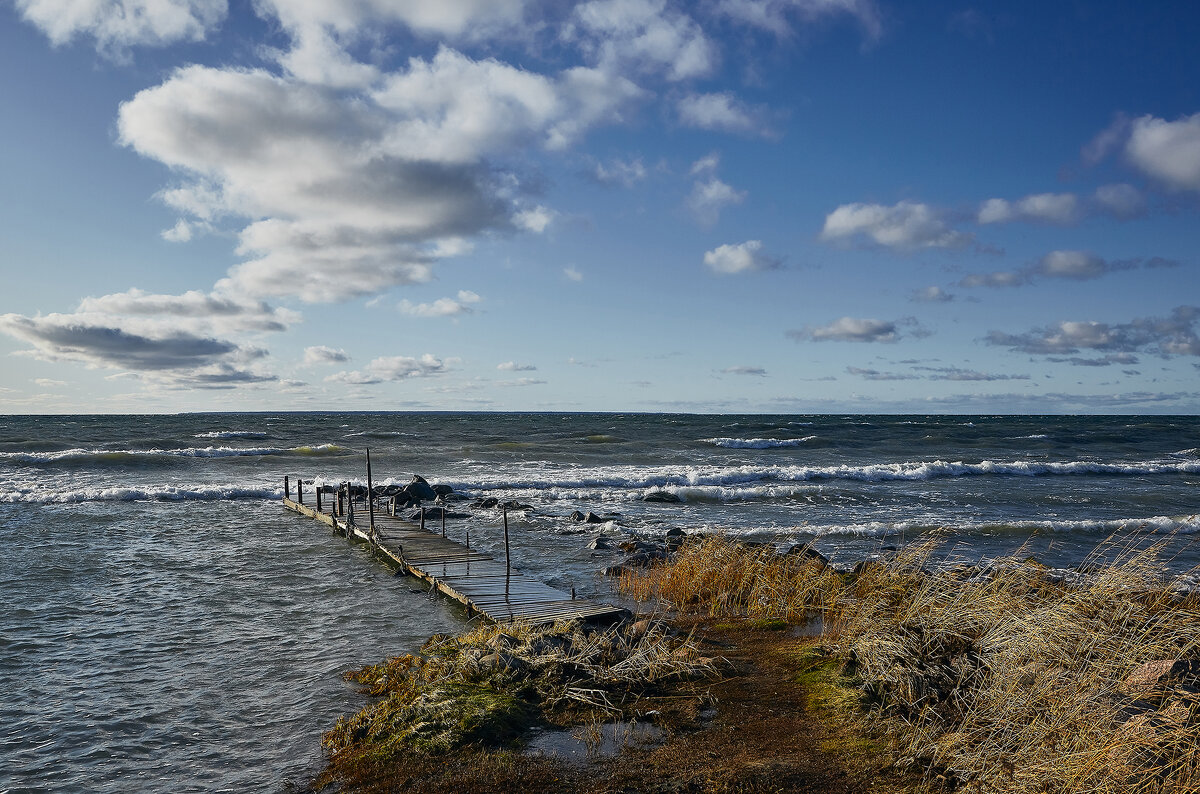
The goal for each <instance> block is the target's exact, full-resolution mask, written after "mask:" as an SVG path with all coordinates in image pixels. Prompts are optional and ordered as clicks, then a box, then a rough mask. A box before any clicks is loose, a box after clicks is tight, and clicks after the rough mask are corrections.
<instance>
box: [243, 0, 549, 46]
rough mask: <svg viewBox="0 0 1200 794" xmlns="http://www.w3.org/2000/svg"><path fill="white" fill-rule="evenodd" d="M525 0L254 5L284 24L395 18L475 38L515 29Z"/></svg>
mask: <svg viewBox="0 0 1200 794" xmlns="http://www.w3.org/2000/svg"><path fill="white" fill-rule="evenodd" d="M526 5H527V3H526V2H525V0H438V2H436V3H431V2H428V1H427V0H389V2H361V0H322V1H321V2H319V3H313V2H307V0H261V2H260V3H258V4H257V7H259V8H261V9H264V10H265V11H266V12H268V13H270V14H272V15H274V16H275V17H276V18H278V19H279V21H280V22H281V23H282V24H283V25H284V26H285V27H288V28H290V29H294V30H298V29H310V28H314V27H325V28H329V29H332V30H334V31H337V32H339V33H351V32H354V31H356V30H358V29H360V28H363V27H366V26H368V25H371V24H377V23H387V22H397V23H400V24H403V25H405V26H407V27H408V28H409V29H410V30H412V31H413V32H414V33H416V34H418V35H421V36H427V37H431V38H439V39H443V38H465V39H477V38H482V37H484V36H492V35H497V34H499V33H502V32H505V31H510V30H512V29H514V28H516V27H517V26H518V25H520V23H521V22H522V20H523V18H524V11H525V6H526Z"/></svg>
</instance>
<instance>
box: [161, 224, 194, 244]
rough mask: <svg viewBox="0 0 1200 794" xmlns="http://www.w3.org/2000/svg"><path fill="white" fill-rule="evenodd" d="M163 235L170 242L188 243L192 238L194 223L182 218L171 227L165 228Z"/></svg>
mask: <svg viewBox="0 0 1200 794" xmlns="http://www.w3.org/2000/svg"><path fill="white" fill-rule="evenodd" d="M161 236H162V238H163V239H164V240H166V241H167V242H169V243H186V242H187V241H188V240H190V239H192V225H191V224H190V223H188V222H187V221H185V220H184V219H183V218H180V219H179V220H178V221H176V222H175V225H174V226H172V227H171V228H170V229H164V230H163V232H162V235H161Z"/></svg>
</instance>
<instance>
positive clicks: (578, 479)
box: [445, 460, 1200, 492]
mask: <svg viewBox="0 0 1200 794" xmlns="http://www.w3.org/2000/svg"><path fill="white" fill-rule="evenodd" d="M1198 473H1200V461H1195V460H1185V461H1157V462H1142V463H1099V462H1095V461H1061V462H1030V461H987V460H985V461H981V462H979V463H964V462H962V461H942V460H934V461H912V462H905V463H876V464H867V465H862V466H852V465H839V466H695V467H689V466H655V467H636V466H616V467H611V468H604V469H599V468H591V469H571V470H568V471H563V472H561V473H560V474H558V475H557V476H554V475H551V476H549V477H536V476H534V477H527V478H526V477H519V476H518V477H514V476H513V474H512V472H511V470H510V471H509V472H491V471H483V470H481V471H480V472H479V474H480V480H479V481H475V482H471V481H463V480H459V481H456V480H446V481H445V482H446V484H447V485H450V486H451V487H453V488H454V489H455V490H456V491H467V492H471V491H480V490H483V491H488V490H513V489H531V490H538V491H543V492H545V491H549V492H553V491H554V490H555V489H568V490H571V489H626V490H629V489H632V490H638V489H641V490H648V489H657V488H663V489H666V490H672V489H673V488H678V487H695V486H745V485H749V484H753V483H761V484H772V483H795V482H826V481H834V480H847V481H854V482H893V481H926V480H936V479H946V478H955V477H1068V476H1089V475H1091V476H1106V477H1126V476H1132V477H1137V476H1155V475H1173V474H1198Z"/></svg>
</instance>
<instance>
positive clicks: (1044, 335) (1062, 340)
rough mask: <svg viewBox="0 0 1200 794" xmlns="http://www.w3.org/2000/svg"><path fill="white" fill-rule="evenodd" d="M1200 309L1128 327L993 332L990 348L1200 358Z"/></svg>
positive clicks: (1078, 325)
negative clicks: (1199, 327)
mask: <svg viewBox="0 0 1200 794" xmlns="http://www.w3.org/2000/svg"><path fill="white" fill-rule="evenodd" d="M1197 319H1200V307H1197V306H1179V307H1176V308H1175V309H1174V310H1173V311H1172V312H1171V314H1170V316H1168V317H1146V318H1138V319H1135V320H1132V321H1130V322H1128V323H1102V322H1094V321H1066V322H1061V323H1058V324H1057V325H1053V326H1047V327H1042V328H1034V329H1032V330H1030V331H1027V332H1025V333H1020V334H1009V333H1004V332H1002V331H989V332H988V334H987V336H986V337H985V339H984V341H985V342H986V343H987V344H989V345H996V346H999V347H1007V348H1009V349H1010V350H1013V351H1016V352H1021V353H1031V354H1035V355H1062V354H1070V353H1078V352H1080V351H1081V350H1093V351H1097V352H1100V353H1118V354H1119V353H1124V354H1135V353H1151V354H1157V355H1161V356H1183V355H1186V356H1200V338H1198V337H1197V335H1196V322H1197Z"/></svg>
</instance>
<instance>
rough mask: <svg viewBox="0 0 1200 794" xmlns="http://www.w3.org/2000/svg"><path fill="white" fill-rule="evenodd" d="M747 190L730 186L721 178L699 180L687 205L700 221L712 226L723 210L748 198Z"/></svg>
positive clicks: (689, 196)
mask: <svg viewBox="0 0 1200 794" xmlns="http://www.w3.org/2000/svg"><path fill="white" fill-rule="evenodd" d="M746 195H747V194H746V191H744V190H737V189H735V188H733V187H730V186H729V185H727V184H726V183H724V182H722V181H721V180H720V179H718V178H716V177H715V176H714V177H710V178H708V179H705V180H697V181H696V182H695V183H694V184H693V185H692V192H691V193H690V194H688V197H687V205H688V208H689V209H690V210H691V211H692V214H693V215H695V216H696V220H698V221H700V223H702V224H704V225H706V226H711V225H712V224H714V223H716V222H717V220H718V219H719V218H720V216H721V210H723V209H725V208H726V207H728V206H729V205H731V204H741V203H742V202H743V201H745V200H746Z"/></svg>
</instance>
